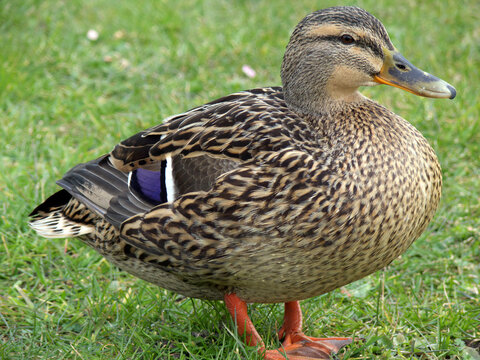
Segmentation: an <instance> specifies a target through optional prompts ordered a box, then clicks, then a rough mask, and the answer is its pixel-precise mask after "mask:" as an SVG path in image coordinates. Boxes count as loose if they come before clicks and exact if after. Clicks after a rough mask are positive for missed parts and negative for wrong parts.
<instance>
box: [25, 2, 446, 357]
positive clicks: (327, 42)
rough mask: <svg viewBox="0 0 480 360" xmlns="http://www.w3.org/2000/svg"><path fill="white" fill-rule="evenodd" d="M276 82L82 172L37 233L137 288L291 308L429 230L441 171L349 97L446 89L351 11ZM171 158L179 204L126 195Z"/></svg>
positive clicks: (315, 29) (319, 34)
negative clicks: (67, 239)
mask: <svg viewBox="0 0 480 360" xmlns="http://www.w3.org/2000/svg"><path fill="white" fill-rule="evenodd" d="M282 81H283V86H284V87H283V88H280V87H272V88H261V89H254V90H249V91H244V92H239V93H235V94H231V95H228V96H226V97H224V98H221V99H219V100H216V101H213V102H211V103H208V104H206V105H203V106H200V107H198V108H195V109H192V110H190V111H188V112H186V113H183V114H180V115H176V116H173V117H171V118H169V119H167V120H166V121H165V122H164V123H163V124H160V125H157V126H154V127H152V128H151V129H149V130H146V131H143V132H140V133H138V134H136V135H134V136H132V137H131V138H129V139H127V140H125V141H123V142H121V143H120V144H119V145H117V146H116V147H115V149H114V150H113V151H112V153H111V154H110V155H106V156H103V157H101V158H99V159H97V160H94V161H92V162H90V163H87V164H82V165H79V166H77V167H76V168H74V169H72V170H71V171H70V172H69V173H67V174H66V176H65V177H64V178H63V179H62V180H61V181H60V182H59V184H60V185H61V186H62V187H64V189H66V191H65V190H62V191H61V192H60V193H57V194H56V195H54V196H53V197H52V198H50V199H49V200H47V201H46V202H45V203H44V204H42V205H40V206H39V207H38V208H37V209H36V210H34V212H33V213H32V221H31V224H32V226H33V227H34V228H36V229H37V230H38V231H39V232H40V233H41V234H42V235H45V236H50V237H56V236H62V235H63V236H75V235H80V236H81V237H82V238H83V239H84V241H85V242H87V243H88V244H89V245H90V246H92V247H93V248H94V249H96V250H97V251H99V252H100V253H101V254H102V255H104V256H105V257H106V258H107V259H108V260H110V261H111V262H112V263H114V264H115V265H117V266H118V267H120V268H122V269H124V270H126V271H128V272H130V273H132V274H133V275H135V276H138V277H140V278H142V279H145V280H147V281H150V282H152V283H154V284H157V285H159V286H161V287H164V288H167V289H169V290H172V291H176V292H179V293H181V294H184V295H186V296H191V297H197V298H203V299H223V298H224V297H225V296H226V295H228V294H235V295H236V296H238V298H240V299H241V300H242V301H245V302H263V303H272V302H294V301H297V300H301V299H305V298H309V297H312V296H316V295H320V294H323V293H325V292H328V291H331V290H333V289H335V288H338V287H340V286H342V285H345V284H348V283H350V282H352V281H355V280H357V279H360V278H362V277H364V276H366V275H368V274H370V273H372V272H374V271H376V270H378V269H381V268H383V267H384V266H386V265H388V264H389V263H390V262H391V261H392V260H394V259H395V258H396V257H398V256H399V255H400V254H402V253H403V252H404V251H405V250H406V249H407V248H408V247H409V246H410V245H411V243H412V242H413V241H414V240H415V239H417V238H418V237H419V236H420V234H421V233H422V232H423V231H424V230H425V228H426V226H427V225H428V223H429V222H430V221H431V219H432V217H433V215H434V213H435V210H436V208H437V206H438V203H439V199H440V193H441V184H442V179H441V171H440V166H439V164H438V161H437V158H436V156H435V153H434V151H433V149H432V148H431V147H430V145H429V144H428V142H427V141H426V140H425V138H424V137H423V136H422V135H421V134H420V133H419V132H418V131H417V130H416V129H415V128H414V127H413V126H412V125H410V124H409V123H408V122H407V121H405V120H404V119H402V118H401V117H399V116H398V115H395V114H394V113H392V112H391V111H390V110H388V109H386V108H384V107H383V106H381V105H379V104H377V103H376V102H374V101H372V100H369V99H367V98H365V97H363V96H362V95H361V94H360V93H358V92H357V88H358V87H359V86H364V85H366V86H368V85H374V84H375V83H386V84H389V85H393V86H396V87H400V88H402V89H405V90H408V91H411V92H414V93H417V94H419V95H423V96H430V97H450V98H453V97H454V96H455V92H454V91H455V90H454V89H453V88H452V87H451V86H450V85H448V84H446V83H445V82H443V81H442V80H439V79H437V78H434V77H433V76H431V75H429V74H426V73H423V72H422V71H420V70H418V69H416V68H415V67H413V65H411V64H410V63H409V62H408V61H406V60H405V59H404V58H403V57H402V56H401V55H400V54H399V53H398V52H397V51H396V50H395V48H394V47H393V45H392V44H391V42H390V39H389V37H388V35H387V32H386V31H385V29H384V27H383V25H382V24H381V23H380V22H379V21H378V20H377V19H375V18H374V17H373V16H371V15H370V14H368V13H367V12H365V11H364V10H362V9H358V8H353V7H336V8H329V9H325V10H321V11H318V12H315V13H313V14H310V15H308V16H307V17H306V18H305V19H304V20H302V22H300V24H299V25H298V26H297V28H296V29H295V31H294V32H293V34H292V37H291V40H290V43H289V45H288V46H287V50H286V53H285V57H284V61H283V65H282ZM168 158H172V159H173V176H174V181H175V183H176V194H175V199H174V201H172V202H163V203H158V202H152V200H151V199H148V198H146V197H145V196H142V194H140V193H135V191H134V189H133V188H132V186H129V182H128V179H127V175H126V174H127V173H128V172H132V171H134V170H136V169H138V168H145V169H150V170H154V171H155V170H157V171H158V170H159V169H160V167H161V166H160V165H161V164H162V161H164V160H165V159H168ZM59 219H61V223H60V221H59ZM225 299H226V301H227V305H228V303H229V300H227V298H225ZM292 311H293V310H292ZM287 328H288V326H287ZM283 330H285V326H284V328H283ZM297 330H298V329H297ZM297 330H295V331H297ZM245 331H246V332H247V336H250V335H251V336H252V339H253V338H254V339H256V337H255V334H253V332H251V331H250V330H249V329H247V330H245ZM249 331H250V332H249ZM292 331H293V330H292ZM297 333H299V332H298V331H297ZM252 334H253V335H252ZM257 336H258V334H257ZM257 340H258V339H257ZM257 340H256V341H253V342H252V341H251V342H250V343H261V340H258V341H257ZM289 346H290V345H289ZM309 346H310V345H309ZM315 346H316V345H315ZM287 350H288V349H287ZM295 351H297V350H295ZM287 353H288V351H287ZM293 354H294V352H293V350H292V352H291V353H290V355H291V356H293ZM295 354H296V352H295ZM305 354H306V353H305ZM275 356H276V355H274V354H272V353H267V355H266V358H269V359H276V357H275ZM291 358H292V359H294V358H295V357H294V356H293V357H291ZM312 358H313V357H312ZM317 358H321V356H318V357H317Z"/></svg>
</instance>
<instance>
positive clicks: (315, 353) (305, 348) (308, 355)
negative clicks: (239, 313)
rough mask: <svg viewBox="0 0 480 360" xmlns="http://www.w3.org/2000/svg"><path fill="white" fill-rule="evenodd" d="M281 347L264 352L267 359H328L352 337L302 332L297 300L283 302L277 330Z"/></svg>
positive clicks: (350, 341)
mask: <svg viewBox="0 0 480 360" xmlns="http://www.w3.org/2000/svg"><path fill="white" fill-rule="evenodd" d="M278 337H279V338H280V339H283V343H282V347H281V348H279V349H277V350H273V351H272V350H270V351H266V352H265V359H267V360H285V358H286V356H287V358H288V359H290V360H307V359H330V358H331V356H332V355H333V354H336V353H337V352H338V351H340V349H341V348H342V347H344V346H345V345H348V344H351V343H352V341H353V340H352V338H336V337H335V338H314V337H310V336H306V335H305V334H304V333H303V332H302V310H301V309H300V304H299V302H298V301H292V302H287V303H285V315H284V319H283V326H282V328H281V329H280V331H279V332H278Z"/></svg>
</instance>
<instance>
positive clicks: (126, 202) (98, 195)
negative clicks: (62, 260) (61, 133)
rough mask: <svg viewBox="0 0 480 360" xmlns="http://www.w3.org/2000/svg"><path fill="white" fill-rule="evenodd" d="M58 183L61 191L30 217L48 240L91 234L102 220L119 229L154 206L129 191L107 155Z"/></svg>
mask: <svg viewBox="0 0 480 360" xmlns="http://www.w3.org/2000/svg"><path fill="white" fill-rule="evenodd" d="M159 178H160V177H159ZM57 183H58V184H59V185H60V186H61V187H63V190H60V191H58V192H57V193H55V194H53V195H52V196H50V197H49V198H48V199H47V200H45V201H44V202H43V203H42V204H40V205H39V206H38V207H37V208H35V209H34V210H33V211H32V213H31V214H30V222H29V225H30V226H31V227H32V228H33V229H34V230H35V231H37V232H38V234H39V235H41V236H44V237H47V238H62V237H75V236H80V235H86V234H91V233H94V232H95V231H96V227H95V224H96V223H97V222H98V221H99V220H101V219H105V220H106V221H107V222H108V223H109V224H110V225H112V226H113V227H115V228H118V227H119V226H120V224H121V223H122V222H123V221H125V220H126V219H127V218H129V217H131V216H133V215H135V214H138V213H142V212H145V211H147V210H149V209H151V208H152V207H153V206H155V205H156V203H153V202H152V201H151V199H148V198H145V197H144V196H142V194H139V193H137V191H136V190H135V189H129V185H128V175H127V174H126V173H123V172H121V171H119V170H117V169H115V168H114V167H113V166H112V164H111V163H110V161H109V159H108V155H107V156H102V157H100V158H98V159H95V160H92V161H89V162H87V163H84V164H79V165H77V166H75V167H74V168H72V169H71V170H70V171H68V172H67V173H66V174H65V176H64V177H63V178H62V179H61V180H59V181H58V182H57Z"/></svg>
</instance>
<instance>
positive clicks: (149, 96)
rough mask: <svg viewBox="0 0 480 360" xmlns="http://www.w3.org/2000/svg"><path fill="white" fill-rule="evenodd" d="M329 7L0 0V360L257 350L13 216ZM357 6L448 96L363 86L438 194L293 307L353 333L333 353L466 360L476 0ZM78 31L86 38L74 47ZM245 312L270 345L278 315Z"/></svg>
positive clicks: (272, 64) (473, 201) (472, 274)
mask: <svg viewBox="0 0 480 360" xmlns="http://www.w3.org/2000/svg"><path fill="white" fill-rule="evenodd" d="M347 2H350V1H347ZM350 3H351V2H350ZM335 4H336V3H334V2H333V1H323V2H318V1H308V0H301V1H290V0H284V1H275V2H272V1H270V2H267V1H257V0H243V1H240V0H239V1H235V2H233V1H213V0H211V1H209V0H202V1H195V2H194V1H174V0H172V1H170V0H169V1H167V0H159V1H156V0H149V1H147V0H145V1H123V2H119V1H113V0H99V1H92V0H82V1H80V0H68V1H40V0H38V1H35V0H25V1H2V2H1V3H0V35H1V36H0V41H1V42H0V47H1V51H0V59H1V60H0V124H1V126H0V138H1V139H2V151H1V152H0V156H1V162H0V207H1V210H2V211H1V221H0V237H1V241H0V358H4V359H14V358H15V359H17V358H19V359H20V358H24V359H47V358H49V359H199V360H200V359H258V358H259V357H258V356H257V355H256V354H255V351H254V349H253V348H249V347H245V346H243V345H242V344H241V342H240V341H239V339H238V337H235V336H232V334H233V335H234V333H233V330H232V329H233V326H232V322H231V320H230V319H229V317H228V316H227V315H228V314H227V312H226V310H224V308H223V304H222V303H221V302H201V301H197V300H190V299H185V298H182V297H181V296H179V295H176V294H173V293H169V292H167V291H165V290H163V289H160V288H158V287H155V286H153V285H150V284H147V283H145V282H143V281H141V280H137V279H135V278H133V277H131V276H130V275H128V274H126V273H123V272H120V271H118V270H117V269H115V268H114V267H112V266H111V265H109V264H108V263H107V262H106V261H105V260H104V259H102V257H100V256H99V255H97V254H96V253H95V252H94V251H93V250H91V249H89V248H87V247H86V246H84V245H83V244H82V243H80V242H79V241H78V240H70V241H69V242H68V243H65V241H64V240H46V239H43V238H40V237H38V236H37V235H36V234H34V233H33V232H32V231H31V230H30V229H29V228H28V226H27V224H26V221H27V215H28V213H29V211H30V210H31V209H32V208H33V207H35V206H36V204H38V203H39V202H41V201H42V199H45V198H46V197H47V196H48V195H49V194H51V193H52V192H54V191H55V190H56V189H57V187H56V185H55V180H56V179H58V178H60V177H61V176H62V174H63V173H64V172H66V171H67V170H68V169H69V168H70V167H72V166H73V165H75V164H77V163H78V162H83V161H87V160H89V159H92V158H94V157H97V156H99V155H101V154H103V153H105V152H107V151H109V150H110V149H111V148H112V146H113V145H114V144H115V143H117V142H118V141H119V140H120V139H122V138H125V137H127V136H129V135H131V134H133V133H135V132H136V131H139V130H141V129H143V128H146V127H149V126H151V125H153V124H156V123H158V122H160V121H161V119H162V118H164V117H166V116H168V115H171V114H173V113H178V112H182V111H184V110H186V109H188V108H191V107H193V106H196V105H199V104H202V103H204V102H206V101H209V100H212V99H215V98H217V97H220V96H222V95H225V94H228V93H230V92H233V91H238V90H242V89H248V88H253V87H257V86H264V85H278V84H280V79H279V67H280V63H281V59H282V55H283V51H284V48H285V45H286V42H287V40H288V37H289V34H290V32H291V30H292V29H293V27H294V26H295V25H296V23H297V22H298V21H299V20H300V19H301V18H302V17H303V16H304V15H306V14H307V13H309V12H310V11H312V10H316V9H317V8H319V7H326V6H330V5H335ZM356 4H357V5H360V6H362V7H364V8H366V9H368V10H369V11H371V12H372V13H374V14H375V15H376V16H377V17H379V18H380V19H381V20H382V21H383V22H384V23H385V25H386V26H387V28H388V29H389V32H390V35H391V37H392V39H393V42H394V43H395V45H396V47H397V48H398V49H400V50H401V51H402V53H403V54H404V55H405V56H406V57H407V58H409V59H410V60H411V61H412V62H413V63H415V64H416V65H418V66H419V67H420V68H422V69H425V70H427V71H429V72H432V73H434V74H436V75H438V76H439V77H442V78H444V79H445V80H447V81H449V82H451V83H452V84H454V85H455V86H456V87H457V90H458V97H457V98H456V99H455V100H454V101H442V100H431V99H422V98H419V97H415V96H413V95H411V94H408V93H406V92H402V91H400V90H398V89H393V88H387V87H376V88H372V89H365V90H364V93H365V94H367V95H368V96H370V97H372V98H374V99H376V100H377V101H379V102H381V103H383V104H385V105H386V106H388V107H390V108H392V109H393V110H394V111H395V112H397V113H398V114H400V115H402V116H403V117H405V118H406V119H408V120H410V121H411V122H412V123H413V124H414V125H415V126H416V127H417V128H418V129H420V130H421V131H422V133H424V134H425V136H426V137H427V138H428V139H429V141H430V142H431V144H432V145H433V147H434V148H435V150H436V152H437V154H438V156H439V159H440V162H441V164H442V167H443V171H444V193H443V199H442V203H441V208H440V209H439V211H438V213H437V215H436V217H435V219H434V221H433V222H432V224H431V225H430V227H429V228H428V230H427V231H426V232H425V233H424V234H423V235H422V237H421V238H420V239H419V240H418V241H417V242H415V243H414V245H413V246H412V247H411V248H410V249H409V250H408V252H407V253H406V254H404V255H403V256H402V257H401V258H399V259H397V260H396V261H394V262H393V263H392V264H391V265H390V266H389V267H388V268H387V269H385V270H384V271H382V272H378V273H375V274H373V275H371V276H369V277H367V278H365V279H363V280H361V281H359V282H356V283H354V284H351V285H349V286H347V287H346V288H345V289H343V290H342V291H340V290H337V291H334V292H332V293H329V294H326V295H324V296H320V297H317V298H314V299H310V300H307V301H304V302H303V307H304V310H305V328H306V332H308V333H309V334H312V335H316V336H323V335H326V336H334V335H337V336H356V337H362V338H364V341H363V342H362V341H359V342H357V343H355V344H354V345H351V346H350V347H348V348H347V349H346V350H345V351H343V352H342V354H341V356H342V357H343V358H344V359H372V358H376V359H479V358H480V356H479V355H478V353H476V352H475V350H473V349H471V348H468V347H467V346H466V344H472V341H473V340H475V339H477V340H478V339H479V338H480V295H479V292H480V201H479V199H480V120H479V118H480V105H479V103H478V99H479V97H480V86H478V84H479V81H480V75H479V71H480V67H479V64H480V43H479V41H478V38H479V36H480V28H479V25H478V24H479V18H478V14H479V13H480V3H479V2H478V1H477V0H465V1H463V2H462V4H460V3H459V2H458V1H455V0H446V1H434V0H428V1H422V2H419V1H413V0H406V1H402V2H397V1H392V0H380V1H378V0H364V1H360V2H358V3H356ZM89 29H96V30H97V31H99V33H100V37H99V39H98V40H97V41H95V42H91V41H89V40H88V39H87V38H86V33H87V31H88V30H89ZM244 64H249V65H250V66H251V67H253V68H254V69H255V70H256V71H257V76H256V77H255V78H254V79H250V78H248V77H246V76H245V75H243V73H242V71H241V67H242V65H244ZM65 247H66V248H67V252H66V253H65V251H64V248H65ZM251 313H252V317H253V320H254V323H255V324H256V325H257V327H258V330H259V332H260V333H261V334H262V335H264V336H265V339H266V342H267V344H268V345H269V346H270V347H274V346H277V345H278V344H277V339H276V336H275V331H276V329H277V328H278V326H279V323H280V322H281V320H282V307H281V306H280V305H255V306H251ZM472 346H475V345H474V344H473V345H472ZM477 346H478V342H477Z"/></svg>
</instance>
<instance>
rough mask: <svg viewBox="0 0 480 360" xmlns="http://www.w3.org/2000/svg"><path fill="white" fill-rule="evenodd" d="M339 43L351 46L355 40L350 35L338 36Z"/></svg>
mask: <svg viewBox="0 0 480 360" xmlns="http://www.w3.org/2000/svg"><path fill="white" fill-rule="evenodd" d="M340 41H341V42H342V44H345V45H351V44H353V43H354V42H355V39H354V38H353V36H351V35H348V34H344V35H342V36H340Z"/></svg>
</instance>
